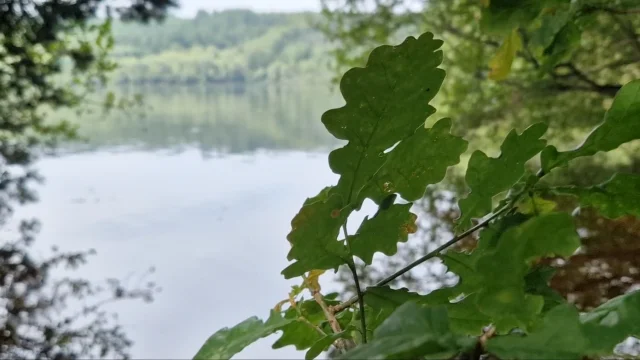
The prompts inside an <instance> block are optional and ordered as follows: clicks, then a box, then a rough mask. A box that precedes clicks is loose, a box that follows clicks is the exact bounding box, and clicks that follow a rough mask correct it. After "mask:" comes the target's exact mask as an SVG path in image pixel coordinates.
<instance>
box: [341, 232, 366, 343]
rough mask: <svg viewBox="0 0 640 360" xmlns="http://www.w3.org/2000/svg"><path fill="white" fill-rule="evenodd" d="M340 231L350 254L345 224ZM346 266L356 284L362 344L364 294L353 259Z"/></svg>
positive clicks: (364, 341)
mask: <svg viewBox="0 0 640 360" xmlns="http://www.w3.org/2000/svg"><path fill="white" fill-rule="evenodd" d="M342 231H343V232H344V238H345V241H346V243H347V247H348V248H349V253H351V245H350V244H349V233H348V232H347V223H346V221H345V223H344V224H342ZM347 266H348V267H349V270H351V275H353V281H354V282H355V284H356V292H357V300H358V305H359V306H360V325H361V326H362V342H363V343H364V344H366V343H367V320H366V319H365V318H364V315H365V314H364V292H363V291H362V288H360V280H359V279H358V270H357V269H356V264H355V262H354V261H353V257H352V258H351V259H350V261H348V262H347ZM333 311H334V313H335V312H336V310H335V309H333Z"/></svg>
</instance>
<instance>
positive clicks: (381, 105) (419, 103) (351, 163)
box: [282, 33, 466, 278]
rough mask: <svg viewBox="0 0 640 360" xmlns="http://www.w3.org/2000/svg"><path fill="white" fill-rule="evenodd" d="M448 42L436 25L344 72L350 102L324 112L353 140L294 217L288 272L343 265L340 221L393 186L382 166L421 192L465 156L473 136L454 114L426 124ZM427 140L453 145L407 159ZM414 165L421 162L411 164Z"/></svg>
mask: <svg viewBox="0 0 640 360" xmlns="http://www.w3.org/2000/svg"><path fill="white" fill-rule="evenodd" d="M441 46H442V41H441V40H436V39H434V37H433V34H431V33H425V34H423V35H421V36H420V37H419V38H417V39H416V38H414V37H409V38H407V39H406V40H405V41H404V42H403V43H402V44H400V45H397V46H387V45H385V46H381V47H378V48H376V49H374V50H373V51H372V52H371V55H370V56H369V60H368V62H367V65H366V67H364V68H354V69H351V70H349V71H347V73H346V74H345V75H344V77H343V78H342V80H341V82H340V90H341V93H342V95H343V97H344V99H345V101H346V104H345V105H344V106H343V107H341V108H337V109H331V110H329V111H327V112H325V113H324V114H323V115H322V122H323V124H324V125H325V127H326V128H327V130H328V131H329V132H330V133H331V134H332V135H334V136H335V137H336V138H338V139H342V140H348V143H347V144H346V145H345V146H344V147H342V148H339V149H336V150H334V151H332V152H331V153H330V154H329V165H330V167H331V169H332V171H333V172H335V173H336V174H339V175H340V178H339V180H338V184H337V185H336V186H334V187H329V188H325V189H324V190H323V191H322V192H321V193H320V194H319V195H318V196H316V197H315V198H313V199H309V200H308V201H307V202H305V205H304V206H303V207H302V209H301V210H300V212H299V213H298V214H297V215H296V216H295V217H294V219H293V221H292V223H291V225H292V229H291V232H290V233H289V235H288V236H287V239H288V240H289V242H290V243H291V246H292V247H291V251H290V252H289V254H288V256H287V258H288V259H289V260H292V261H295V262H294V263H293V264H291V265H289V266H288V267H287V268H286V269H285V270H284V271H283V272H282V273H283V275H284V276H285V278H292V277H296V276H300V275H302V274H304V273H305V272H308V271H311V270H315V269H319V270H324V269H337V268H338V267H339V266H340V265H341V264H345V263H347V261H349V259H350V257H351V255H352V254H349V252H348V251H347V249H346V246H345V244H344V242H342V241H337V236H338V233H339V230H340V227H341V226H342V225H343V224H344V223H345V221H346V219H347V218H348V216H349V215H350V213H351V212H352V211H353V210H355V209H359V208H360V207H361V205H362V202H363V201H364V200H365V198H366V197H367V196H370V197H371V198H372V200H374V201H376V202H378V203H380V202H381V201H382V200H383V199H384V198H386V197H387V196H388V195H391V194H393V193H394V191H393V190H392V191H385V192H384V193H383V192H380V191H379V188H378V187H377V186H374V185H372V184H375V180H374V178H375V177H376V175H377V174H378V173H380V175H381V176H387V177H391V178H392V179H393V181H396V182H397V186H399V189H401V190H402V192H401V194H403V195H406V196H407V197H410V198H411V197H413V198H417V197H420V196H421V195H422V194H423V193H424V190H425V188H426V186H427V185H428V184H429V183H430V182H435V181H439V180H441V178H442V177H443V176H444V171H446V167H447V166H450V165H453V164H456V163H457V162H458V161H459V156H460V154H461V153H462V152H463V151H464V149H466V142H464V141H463V140H462V139H460V138H458V137H453V136H451V135H450V134H449V132H448V130H449V128H450V127H451V123H450V121H449V120H442V121H441V122H440V123H439V124H436V125H437V126H434V128H432V129H424V123H425V121H426V119H427V117H428V116H430V115H431V114H433V113H434V112H435V109H434V108H433V107H432V106H431V105H429V101H430V100H431V99H433V97H434V96H435V94H436V93H437V92H438V90H439V88H440V86H441V85H442V81H443V79H444V76H445V72H444V70H442V69H440V68H438V66H439V65H440V64H441V62H442V58H443V55H442V51H441V50H439V48H440V47H441ZM445 128H446V129H445ZM444 130H447V131H446V132H445V131H444ZM404 142H407V143H406V144H404ZM427 144H429V146H432V147H434V148H438V147H441V148H442V150H447V151H452V152H454V153H453V154H449V153H446V154H445V153H440V152H437V151H435V152H434V151H430V152H429V153H428V156H427V157H426V158H425V159H424V160H423V161H416V162H412V163H407V158H405V157H404V156H405V155H406V156H407V157H408V158H415V157H416V151H421V150H424V149H426V146H427ZM392 147H394V148H393V149H391V148H392ZM414 147H415V148H414ZM463 148H464V149H463ZM427 162H429V163H427ZM411 166H415V168H414V169H408V168H409V167H411ZM381 170H382V172H380V171H381ZM427 172H430V173H429V174H427ZM406 176H409V177H408V178H407V177H406ZM385 181H386V180H385ZM392 185H394V186H396V185H395V184H392ZM383 187H384V184H383ZM365 189H366V191H365V192H363V195H362V196H361V195H360V193H361V192H362V191H363V190H365ZM387 190H388V189H387ZM416 194H419V195H416ZM398 237H400V238H402V233H400V234H399V235H398V236H396V238H398ZM371 250H372V253H373V252H375V251H378V250H379V249H371ZM383 251H386V250H383Z"/></svg>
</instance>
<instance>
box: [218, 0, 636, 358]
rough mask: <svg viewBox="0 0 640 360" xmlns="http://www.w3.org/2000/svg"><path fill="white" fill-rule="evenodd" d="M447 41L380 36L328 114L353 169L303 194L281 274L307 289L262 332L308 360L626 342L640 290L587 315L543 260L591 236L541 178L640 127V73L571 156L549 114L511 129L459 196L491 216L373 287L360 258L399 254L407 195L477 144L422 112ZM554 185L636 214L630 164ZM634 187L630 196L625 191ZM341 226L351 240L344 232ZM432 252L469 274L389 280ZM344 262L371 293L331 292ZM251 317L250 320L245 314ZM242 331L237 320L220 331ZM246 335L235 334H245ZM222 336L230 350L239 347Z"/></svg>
mask: <svg viewBox="0 0 640 360" xmlns="http://www.w3.org/2000/svg"><path fill="white" fill-rule="evenodd" d="M492 3H493V2H492ZM527 4H529V5H530V7H531V9H524V10H523V11H525V10H526V11H525V12H524V13H521V14H519V15H517V16H516V15H509V14H507V15H505V14H500V13H499V12H498V13H496V14H494V15H495V16H496V19H500V21H504V22H505V23H506V24H511V23H512V22H514V21H518V22H522V21H532V20H533V19H534V18H535V16H532V15H531V14H529V13H528V12H527V11H531V13H534V12H536V11H538V10H539V8H538V7H537V6H538V5H535V3H533V2H531V3H527ZM546 4H547V5H548V4H551V1H549V2H546ZM494 5H495V6H506V5H507V3H506V2H495V3H494ZM506 8H508V6H507V7H506ZM505 11H506V10H505ZM494 15H492V16H494ZM536 16H537V15H536ZM514 19H515V20H514ZM496 21H498V20H496ZM545 41H546V40H545ZM441 45H442V44H441V42H440V41H438V40H434V38H433V35H432V34H431V33H426V34H424V35H422V36H420V37H419V38H418V39H416V38H413V37H409V38H407V40H405V41H404V42H403V43H402V44H401V45H398V46H382V47H379V48H376V49H375V50H374V51H372V53H371V56H370V58H369V61H368V62H367V66H366V67H365V68H355V69H352V70H350V71H348V72H347V73H346V74H345V76H344V78H343V79H342V82H341V91H342V95H343V96H344V98H345V100H346V104H345V105H344V106H343V107H342V108H339V109H333V110H329V111H328V112H326V113H325V114H324V115H323V117H322V122H323V123H324V124H325V126H326V128H327V130H329V132H330V133H331V134H332V135H334V136H335V137H336V138H338V139H341V140H347V141H348V142H347V144H346V145H345V146H344V147H342V148H340V149H337V150H334V151H333V152H331V154H330V155H329V165H330V167H331V169H332V170H333V171H334V172H335V173H337V174H339V175H340V178H339V180H338V183H337V185H334V186H328V187H326V188H324V189H323V190H322V191H321V192H320V193H319V194H318V195H316V196H315V197H312V198H309V199H307V200H306V201H305V203H304V204H303V206H302V209H301V210H300V211H299V213H298V214H297V215H296V216H295V217H294V219H293V221H292V223H291V227H292V229H291V232H290V233H289V236H288V240H289V242H290V244H291V250H290V252H289V255H288V258H289V260H294V262H293V263H292V264H291V265H289V266H288V267H287V268H286V269H284V271H283V272H282V273H283V275H284V276H285V278H293V277H298V276H301V277H302V278H303V286H302V287H294V291H292V292H291V293H290V294H289V300H288V301H289V303H290V305H291V306H290V308H289V309H287V310H286V311H285V316H284V318H282V319H283V320H282V321H284V322H286V321H289V322H286V323H282V322H277V323H276V324H275V325H273V326H267V325H266V324H263V323H262V322H260V321H258V320H253V323H252V324H254V325H253V329H254V330H252V332H250V334H252V335H251V336H252V337H253V338H257V337H259V336H262V335H263V334H265V333H271V332H273V331H275V330H277V329H281V330H282V331H283V335H282V337H281V338H280V339H279V340H278V341H277V342H276V344H275V345H274V347H281V346H285V345H293V346H295V347H296V348H297V349H310V350H309V351H308V352H307V356H306V358H307V359H311V358H314V357H315V356H317V355H319V354H320V352H321V351H323V350H326V349H327V347H328V346H329V344H331V343H333V345H334V346H336V348H337V349H338V351H340V352H342V353H343V354H342V355H341V357H340V358H342V359H363V358H376V359H388V358H420V359H423V358H440V359H441V358H451V357H453V356H460V357H465V356H466V357H471V356H474V357H476V358H477V357H478V356H480V355H483V354H490V355H492V356H496V357H498V358H500V359H512V358H515V359H525V358H554V359H555V358H561V359H565V358H566V359H579V358H582V357H583V356H601V355H611V354H612V353H613V350H614V347H615V346H616V344H618V343H620V342H621V341H623V340H624V339H625V338H626V337H628V336H634V335H636V336H637V335H639V334H640V328H639V327H638V325H637V324H639V323H640V303H639V299H640V296H638V294H640V292H635V293H630V294H626V295H624V296H620V297H617V298H615V299H613V300H610V301H609V302H607V303H605V304H604V305H602V306H600V307H598V308H596V309H595V310H592V311H588V312H584V313H582V314H580V313H579V312H578V311H577V309H576V308H575V307H574V306H573V305H571V304H569V303H568V301H567V299H564V298H563V297H562V296H560V295H559V294H558V293H556V292H555V291H553V290H552V289H551V287H550V281H551V279H552V277H553V275H554V269H553V268H550V267H549V266H547V265H546V263H545V261H546V260H549V259H563V258H568V257H570V256H571V255H573V254H574V253H576V251H577V250H578V249H579V248H580V246H581V243H580V237H579V236H578V233H577V230H576V223H575V219H574V217H573V216H572V215H571V214H570V213H568V212H566V211H561V210H557V209H558V208H560V207H559V206H557V204H556V203H554V202H552V201H550V200H546V199H543V198H542V194H543V193H545V192H548V191H549V187H548V185H541V182H540V181H539V180H540V178H542V177H544V176H546V175H547V174H548V170H550V169H551V168H553V167H556V166H561V165H564V164H566V163H567V162H568V161H569V160H571V159H573V158H575V157H578V156H589V155H593V154H595V153H596V152H597V151H601V150H611V149H613V148H615V147H618V146H620V145H621V144H623V143H625V142H628V141H631V140H634V139H637V138H640V134H639V133H637V131H636V128H637V124H636V122H634V120H635V119H636V118H637V117H638V116H637V115H638V114H637V109H638V106H640V105H638V104H640V99H638V98H637V96H636V95H637V91H636V90H637V88H638V82H637V81H632V82H630V83H629V84H627V85H626V86H625V87H623V88H622V89H621V90H620V91H619V93H618V95H617V96H616V98H615V99H614V100H613V104H612V106H611V109H609V111H608V112H607V114H606V116H605V121H604V123H603V124H602V125H601V126H599V127H598V128H596V129H595V130H594V131H593V132H592V133H591V135H589V136H588V137H587V140H586V141H585V142H584V144H583V146H582V147H580V148H579V149H577V150H575V151H573V152H563V153H559V152H557V151H556V150H555V148H553V147H551V146H547V140H546V139H543V138H542V136H543V135H544V134H545V133H546V131H547V127H548V126H547V124H545V123H537V124H534V125H531V126H530V127H529V128H527V129H526V130H524V131H523V132H522V133H521V134H518V133H517V132H516V130H511V131H510V132H509V133H508V135H507V137H506V139H505V140H504V142H503V144H502V146H501V154H500V156H499V157H497V158H490V157H488V156H487V155H486V154H485V153H484V152H481V151H479V150H477V151H475V152H474V153H473V154H472V155H471V157H470V160H469V165H468V167H467V170H466V177H465V180H466V183H467V185H468V187H469V188H471V193H470V194H469V195H468V196H467V197H466V198H464V199H462V200H460V202H459V204H460V209H461V212H462V215H461V217H460V218H459V219H458V227H459V228H463V229H467V228H468V227H469V223H470V220H471V219H472V218H480V217H483V216H485V215H487V213H492V214H491V215H490V216H488V217H487V218H486V219H485V220H484V221H482V222H481V223H479V224H478V225H476V227H474V229H473V230H469V231H468V232H467V233H463V234H460V235H457V236H455V237H454V238H453V239H452V240H450V241H449V242H447V243H445V244H444V245H442V246H440V247H439V248H437V249H436V250H434V251H432V252H430V253H429V254H426V255H425V256H423V257H421V258H420V259H418V260H416V261H414V262H413V263H411V264H410V265H408V266H407V267H405V268H403V269H401V270H400V271H397V272H395V273H394V274H392V275H391V276H389V277H388V278H386V279H384V280H382V281H381V282H379V283H377V284H376V285H375V286H371V287H369V288H366V289H362V288H360V285H359V275H358V268H357V267H356V266H355V262H354V260H353V257H354V256H358V257H360V258H361V259H362V260H363V261H364V263H365V266H366V265H370V264H371V262H372V258H373V256H374V254H375V253H376V252H382V253H384V254H385V255H389V256H390V255H393V254H394V253H396V251H397V243H398V242H405V241H407V240H408V235H409V234H411V233H413V232H414V231H415V226H416V225H415V223H416V221H417V219H416V215H415V214H413V213H411V212H410V209H411V206H412V204H411V203H407V204H394V201H395V200H396V198H397V196H400V197H403V198H404V199H405V200H409V201H411V200H414V199H416V198H418V197H420V196H421V194H423V193H424V192H425V189H426V187H427V186H428V185H430V184H434V183H436V182H439V181H441V180H442V179H443V177H444V175H445V172H446V170H447V168H449V167H450V166H453V165H455V164H456V163H457V162H458V161H459V159H460V156H461V155H462V153H463V152H465V151H466V148H467V143H466V142H465V141H464V140H463V139H461V138H459V137H456V136H453V135H451V133H450V131H451V126H452V121H451V120H450V119H443V120H440V121H438V122H436V123H435V124H434V125H433V126H432V127H431V128H426V127H425V119H426V118H427V117H428V116H430V115H431V114H433V113H434V112H435V109H434V108H433V107H431V106H430V105H429V101H430V100H431V99H433V97H434V95H435V93H436V91H437V90H438V89H439V87H440V85H441V83H442V81H443V78H444V72H443V71H442V70H441V69H439V68H438V66H439V65H440V62H441V61H442V58H443V56H442V53H441V52H440V51H439V50H438V48H440V46H441ZM540 153H542V165H543V169H544V170H545V171H543V170H540V171H538V172H537V175H531V173H529V172H528V171H526V168H525V163H527V162H528V161H529V160H531V159H533V158H534V157H535V156H537V155H538V154H540ZM551 189H552V190H554V191H556V192H559V193H568V194H572V195H577V196H579V197H580V199H581V202H582V203H583V204H588V205H590V206H594V207H595V208H597V209H601V210H603V211H604V212H605V213H608V214H610V215H618V214H623V213H624V214H631V215H637V206H635V203H634V201H633V199H636V198H637V195H638V188H637V179H636V177H634V176H626V175H618V176H617V177H614V178H613V179H612V180H611V181H609V182H607V183H605V184H603V185H601V186H599V187H594V188H587V189H580V188H573V187H567V188H565V187H562V188H551ZM501 193H506V194H507V195H506V197H505V198H504V199H502V201H500V204H499V206H498V207H497V208H494V206H493V199H494V197H496V196H497V195H499V194H501ZM595 194H597V196H596V195H595ZM625 195H627V196H630V198H629V199H621V198H622V197H623V196H625ZM523 197H524V198H523ZM365 199H371V200H373V201H374V202H375V203H377V204H378V205H379V209H378V211H377V213H376V214H375V215H373V217H371V218H369V217H365V219H364V221H363V222H362V224H361V225H360V227H359V230H358V231H357V232H356V233H355V234H353V235H351V236H350V235H349V234H348V233H347V227H346V223H347V220H348V218H349V216H350V215H351V214H352V212H353V211H354V210H357V209H360V208H361V206H362V203H363V201H364V200H365ZM341 229H342V231H343V236H344V237H343V239H342V240H338V236H339V233H340V230H341ZM478 229H482V230H481V231H480V233H479V239H478V241H477V242H476V243H475V244H474V245H475V246H473V247H472V248H471V250H468V251H460V250H455V249H450V247H452V246H453V245H454V244H456V243H457V242H458V241H460V240H462V239H464V238H465V237H467V236H468V235H469V234H471V233H473V231H476V230H478ZM435 256H438V257H439V258H440V259H441V260H442V262H443V263H444V265H446V266H447V268H448V270H449V271H450V272H452V273H454V274H455V275H457V276H458V277H459V278H460V279H459V281H458V283H457V284H455V285H454V286H451V287H445V288H441V289H437V290H435V291H433V292H431V293H429V294H425V295H422V294H418V293H416V292H412V291H410V290H409V289H407V288H402V289H392V288H391V287H389V286H387V284H388V283H389V282H390V281H392V280H393V279H395V278H397V277H398V276H401V275H402V274H404V273H405V272H406V271H409V270H411V269H412V268H414V267H415V266H417V265H419V264H420V263H422V262H424V261H426V260H427V259H430V258H433V257H435ZM344 265H346V267H347V268H348V269H349V270H350V271H351V273H352V275H353V279H354V282H355V284H356V288H357V293H358V295H357V296H356V297H354V298H352V299H348V300H344V301H343V302H338V301H336V300H334V299H333V298H330V299H329V298H327V297H322V295H321V294H320V287H319V283H318V281H317V277H318V276H319V274H322V273H323V272H324V270H326V269H336V268H339V267H340V266H344ZM303 289H307V290H309V291H310V292H311V294H312V295H313V300H307V301H297V300H296V299H297V298H298V297H299V296H300V294H301V292H302V290H303ZM285 302H286V301H285ZM356 305H357V309H355V308H354V307H355V306H356ZM278 309H279V308H278ZM274 316H275V315H274ZM267 323H269V322H267ZM276 325H278V326H276ZM239 327H240V328H241V329H243V331H246V330H244V325H242V324H241V325H239ZM234 329H236V328H234ZM234 329H231V330H230V329H225V330H224V333H223V334H225V336H226V334H230V333H232V332H234V331H236V330H234ZM265 329H266V330H265ZM247 338H248V337H247V336H238V337H237V338H236V337H233V338H231V337H227V338H225V339H226V340H227V343H230V344H233V343H235V342H236V341H238V342H240V344H242V345H243V346H244V344H245V339H247ZM367 338H368V339H369V341H367ZM220 346H222V345H220ZM225 346H226V345H225ZM225 346H223V347H222V348H223V349H227V347H225ZM210 351H217V350H215V349H213V348H211V350H210Z"/></svg>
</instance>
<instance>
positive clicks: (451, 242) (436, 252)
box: [332, 205, 511, 313]
mask: <svg viewBox="0 0 640 360" xmlns="http://www.w3.org/2000/svg"><path fill="white" fill-rule="evenodd" d="M510 208H511V206H510V205H507V206H505V207H503V208H502V209H500V210H498V211H497V212H495V213H494V214H493V215H491V216H489V217H488V218H487V219H486V220H484V221H482V222H480V223H478V224H477V225H476V226H474V227H472V228H471V229H469V230H467V231H465V232H463V233H462V234H460V235H456V236H454V237H453V238H452V239H451V240H449V241H447V242H446V243H444V244H442V245H440V246H439V247H438V248H437V249H435V250H433V251H431V252H430V253H428V254H426V255H424V256H423V257H421V258H419V259H417V260H415V261H414V262H412V263H411V264H409V265H407V266H405V267H403V268H402V269H400V270H398V271H396V272H395V273H393V274H392V275H390V276H388V277H387V278H385V279H383V280H381V281H379V282H378V283H376V285H375V286H384V285H386V284H388V283H390V282H392V281H393V280H395V279H397V278H398V277H400V276H402V275H403V274H404V273H406V272H408V271H409V270H411V269H413V268H414V267H416V266H418V265H420V264H422V263H423V262H425V261H427V260H429V259H432V258H434V257H436V256H438V255H439V254H440V252H442V251H443V250H445V249H447V248H448V247H450V246H451V245H454V244H455V243H457V242H458V241H460V240H462V239H464V238H466V237H467V236H469V235H471V234H473V233H474V232H476V231H477V230H479V229H481V228H483V227H485V226H487V225H489V223H490V222H491V221H492V220H494V219H495V218H497V217H498V216H500V215H501V214H503V213H504V212H505V211H507V210H508V209H510ZM366 292H367V290H366V289H365V290H364V291H362V295H363V296H364V294H365V293H366ZM363 296H354V297H352V298H351V299H349V300H347V301H345V302H343V303H341V304H338V305H336V306H334V307H333V309H332V310H333V312H334V313H338V312H340V311H342V310H344V309H346V308H348V307H350V306H351V305H353V304H355V302H356V301H358V299H359V298H362V297H363Z"/></svg>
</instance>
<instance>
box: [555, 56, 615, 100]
mask: <svg viewBox="0 0 640 360" xmlns="http://www.w3.org/2000/svg"><path fill="white" fill-rule="evenodd" d="M559 68H566V69H568V70H569V75H571V76H574V77H576V78H578V79H579V80H580V81H582V82H583V83H585V84H586V85H588V88H580V87H577V86H572V85H567V84H562V83H557V89H558V90H568V89H572V88H575V89H577V90H590V91H595V92H597V93H600V94H602V95H606V96H611V97H613V96H615V95H616V93H618V91H619V90H620V88H621V87H622V86H621V85H618V84H605V85H600V84H598V83H597V82H595V81H594V80H592V79H590V78H589V77H588V76H587V75H586V74H585V73H583V72H582V71H580V70H578V68H576V66H575V65H574V64H573V63H563V64H558V65H557V66H556V69H559ZM551 76H552V77H553V78H554V79H558V78H560V77H562V76H561V75H558V74H554V73H552V74H551Z"/></svg>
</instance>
